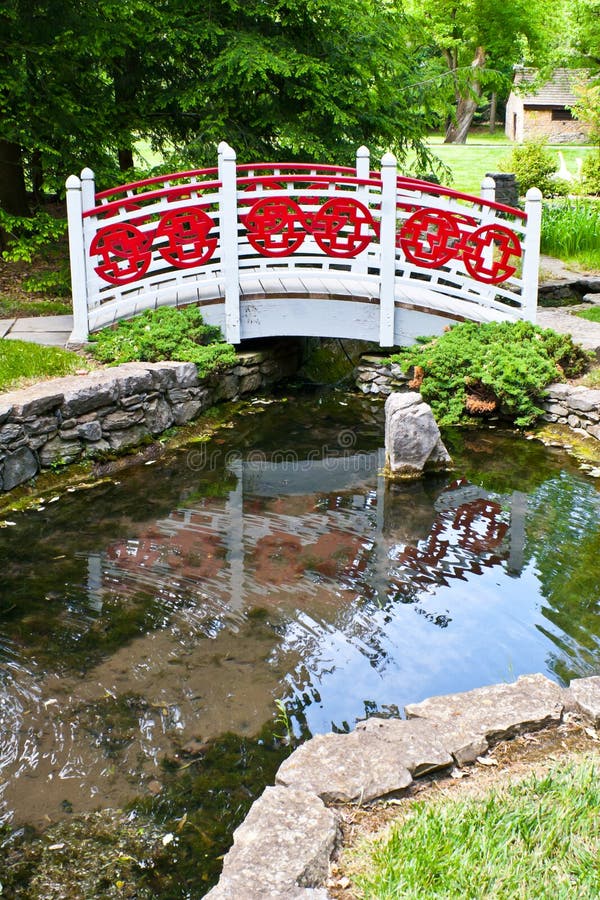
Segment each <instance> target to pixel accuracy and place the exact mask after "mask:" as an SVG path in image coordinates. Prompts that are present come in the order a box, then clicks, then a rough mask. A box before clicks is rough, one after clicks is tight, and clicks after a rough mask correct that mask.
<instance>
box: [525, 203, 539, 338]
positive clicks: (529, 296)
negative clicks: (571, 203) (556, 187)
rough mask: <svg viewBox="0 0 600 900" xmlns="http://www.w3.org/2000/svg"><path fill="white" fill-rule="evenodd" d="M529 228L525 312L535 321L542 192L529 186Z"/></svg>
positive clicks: (526, 208)
mask: <svg viewBox="0 0 600 900" xmlns="http://www.w3.org/2000/svg"><path fill="white" fill-rule="evenodd" d="M525 214H526V216H527V226H526V227H527V230H526V231H525V241H524V244H525V246H524V256H525V258H524V260H523V276H522V277H523V288H522V297H523V314H524V317H525V318H526V319H529V321H530V322H533V323H535V320H536V314H537V298H538V279H539V270H540V239H541V233H542V192H541V191H540V190H539V189H538V188H529V190H528V191H527V194H526V196H525Z"/></svg>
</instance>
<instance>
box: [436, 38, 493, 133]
mask: <svg viewBox="0 0 600 900" xmlns="http://www.w3.org/2000/svg"><path fill="white" fill-rule="evenodd" d="M484 66H485V51H484V49H483V47H478V48H477V53H476V54H475V59H474V60H473V62H472V63H471V70H472V72H473V74H472V76H471V79H470V81H469V83H468V84H466V85H465V86H464V88H462V89H459V88H457V91H456V117H455V119H454V120H453V121H452V122H451V124H450V125H449V126H448V128H447V129H446V136H445V138H444V143H445V144H465V143H466V141H467V135H468V133H469V128H470V127H471V122H472V121H473V116H474V115H475V110H476V109H477V107H478V106H479V100H480V98H481V84H480V83H479V78H478V74H479V72H480V71H481V69H483V67H484Z"/></svg>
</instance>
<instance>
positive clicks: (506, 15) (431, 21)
mask: <svg viewBox="0 0 600 900" xmlns="http://www.w3.org/2000/svg"><path fill="white" fill-rule="evenodd" d="M410 9H411V11H412V15H413V18H414V22H415V25H416V26H417V27H420V29H421V35H422V36H421V40H422V42H424V43H426V44H427V45H428V46H429V47H430V48H431V49H432V50H435V57H433V59H435V60H437V71H438V76H439V79H438V82H437V90H438V91H441V92H442V93H443V96H444V99H445V103H446V110H447V112H448V114H449V115H448V121H447V128H446V141H447V142H452V143H464V142H465V140H466V136H467V132H468V130H469V127H470V125H471V122H472V119H473V115H474V113H475V110H476V109H477V107H478V105H479V104H480V102H481V99H482V96H483V95H484V94H485V92H486V91H495V90H499V89H504V90H507V89H508V86H509V84H510V82H511V80H512V73H513V66H514V65H515V64H517V63H525V62H527V63H530V64H532V63H533V64H537V65H539V64H540V63H543V62H546V61H548V60H549V57H550V54H551V52H552V50H553V47H554V41H555V38H556V34H557V32H558V31H560V25H561V23H562V22H563V19H564V14H563V9H562V4H561V3H556V2H555V0H504V2H502V3H498V2H497V0H411V2H410ZM432 72H434V73H435V68H434V69H432Z"/></svg>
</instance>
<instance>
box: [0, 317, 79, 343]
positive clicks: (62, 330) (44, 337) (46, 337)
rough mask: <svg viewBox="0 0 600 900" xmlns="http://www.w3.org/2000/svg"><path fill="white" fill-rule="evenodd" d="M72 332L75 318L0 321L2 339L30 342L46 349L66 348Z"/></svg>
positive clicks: (27, 318) (30, 318)
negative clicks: (41, 345)
mask: <svg viewBox="0 0 600 900" xmlns="http://www.w3.org/2000/svg"><path fill="white" fill-rule="evenodd" d="M72 330H73V316H38V317H35V318H34V317H33V316H31V317H24V318H18V319H0V338H6V339H7V340H9V341H10V340H13V341H29V342H30V343H32V344H43V345H44V346H45V347H66V345H67V341H68V340H69V336H70V334H71V332H72Z"/></svg>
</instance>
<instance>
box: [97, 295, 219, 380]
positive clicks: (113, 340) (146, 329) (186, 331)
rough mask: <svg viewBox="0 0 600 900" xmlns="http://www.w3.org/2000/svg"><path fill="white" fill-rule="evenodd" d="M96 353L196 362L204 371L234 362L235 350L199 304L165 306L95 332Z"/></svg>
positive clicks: (105, 358)
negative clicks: (179, 307)
mask: <svg viewBox="0 0 600 900" xmlns="http://www.w3.org/2000/svg"><path fill="white" fill-rule="evenodd" d="M91 340H92V341H93V343H94V346H93V352H94V356H96V358H97V359H99V360H101V361H102V362H106V363H111V364H112V365H119V364H120V363H124V362H135V361H137V360H140V361H143V362H160V361H163V360H178V361H179V362H193V363H196V365H197V366H198V369H199V370H200V372H201V373H206V372H209V371H213V370H215V369H219V368H223V367H225V366H229V365H233V364H234V363H235V361H236V355H235V350H234V348H233V347H232V346H231V344H225V343H223V342H222V335H221V330H220V328H217V327H216V326H214V325H206V324H205V323H204V320H203V318H202V313H201V312H200V310H199V309H198V307H197V306H186V307H184V308H183V309H174V308H172V307H168V306H164V307H162V308H160V309H151V310H147V311H146V312H145V313H142V314H141V315H140V316H136V317H135V318H134V319H129V320H128V321H124V322H119V324H118V325H117V326H116V327H115V328H105V329H104V330H103V331H100V332H99V333H98V334H95V335H92V336H91Z"/></svg>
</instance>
